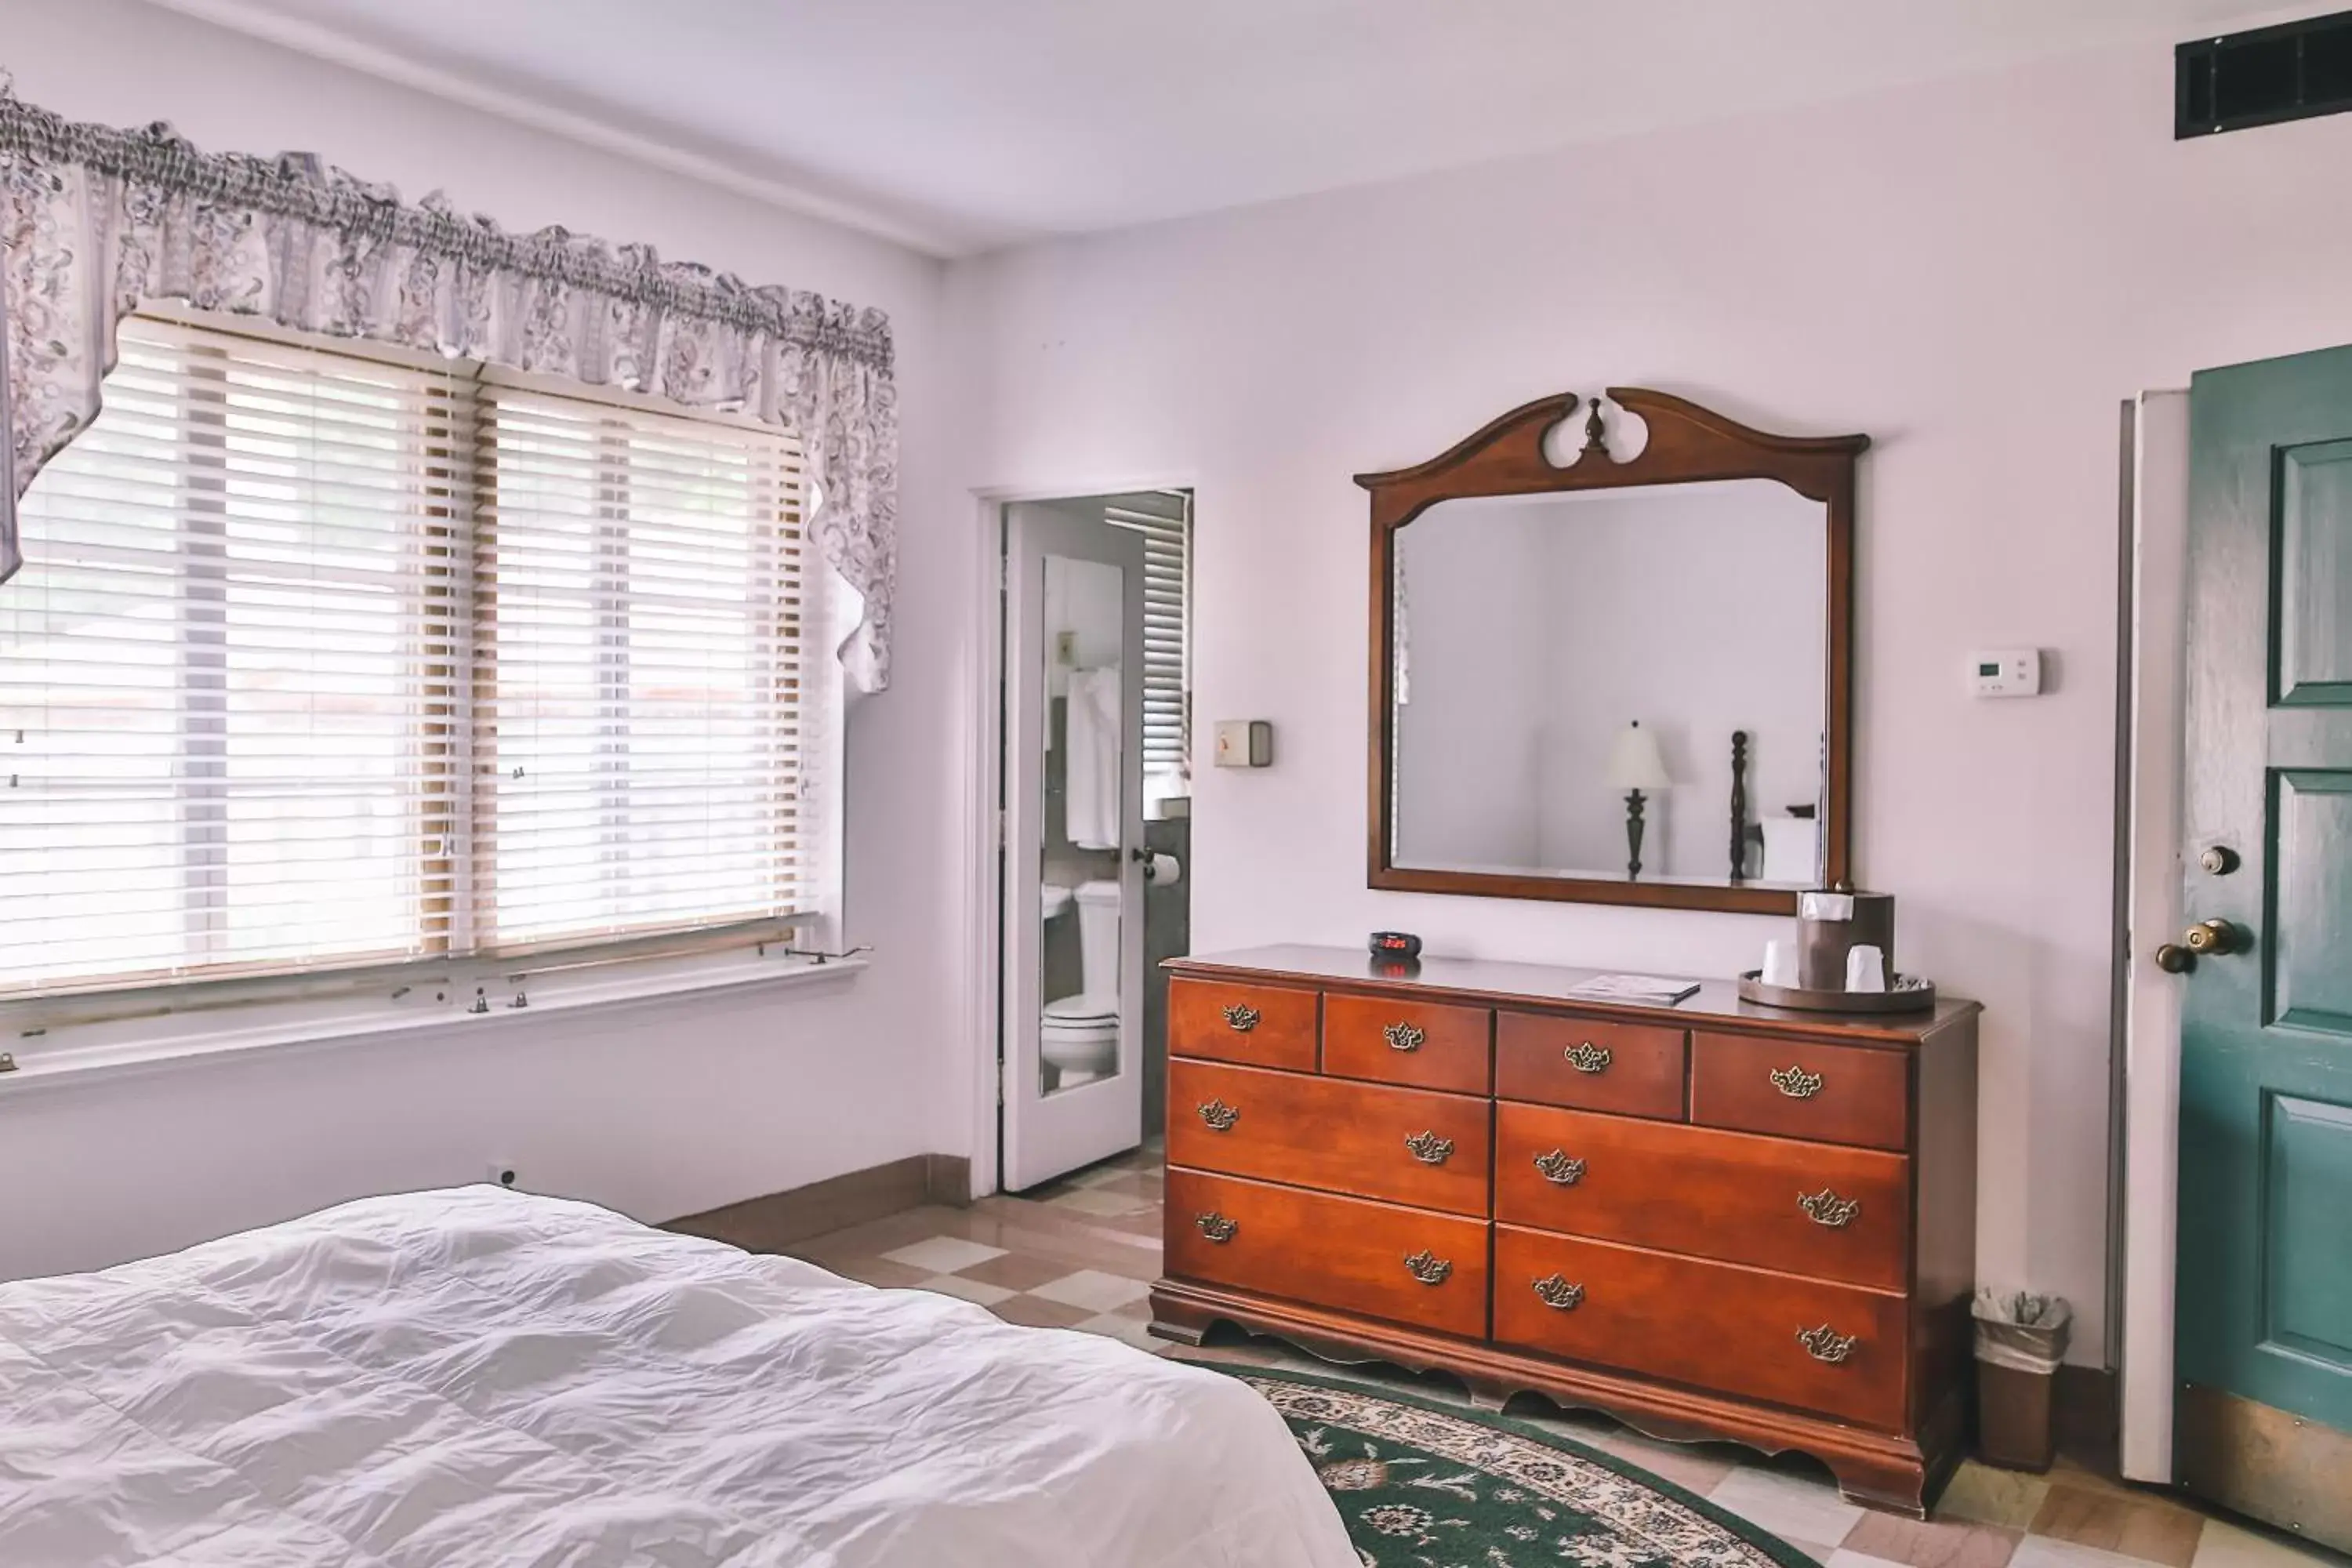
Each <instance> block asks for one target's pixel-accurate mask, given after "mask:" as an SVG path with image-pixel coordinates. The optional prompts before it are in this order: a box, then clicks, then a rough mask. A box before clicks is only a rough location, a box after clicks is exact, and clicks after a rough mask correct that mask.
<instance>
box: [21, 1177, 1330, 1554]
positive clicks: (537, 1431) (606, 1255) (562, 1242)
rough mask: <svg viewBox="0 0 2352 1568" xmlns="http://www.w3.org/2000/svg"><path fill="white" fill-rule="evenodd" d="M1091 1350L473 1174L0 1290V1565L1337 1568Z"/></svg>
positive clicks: (1207, 1431) (1271, 1482)
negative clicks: (478, 1183) (467, 1182)
mask: <svg viewBox="0 0 2352 1568" xmlns="http://www.w3.org/2000/svg"><path fill="white" fill-rule="evenodd" d="M1358 1562H1359V1559H1358V1558H1357V1556H1356V1553H1355V1552H1354V1550H1353V1549H1352V1548H1350V1547H1349V1544H1348V1542H1347V1537H1346V1534H1345V1531H1344V1530H1343V1529H1342V1527H1341V1525H1340V1522H1339V1515H1338V1513H1337V1511H1336V1510H1334V1509H1333V1508H1332V1506H1331V1503H1330V1500H1329V1499H1328V1497H1326V1496H1325V1495H1324V1493H1323V1491H1322V1489H1321V1488H1320V1486H1319V1485H1318V1482H1317V1480H1316V1479H1315V1475H1314V1473H1313V1471H1312V1470H1311V1469H1310V1468H1308V1466H1307V1463H1306V1461H1305V1459H1304V1458H1302V1457H1301V1456H1300V1454H1299V1452H1298V1450H1297V1447H1296V1446H1295V1445H1294V1444H1293V1443H1292V1441H1291V1438H1290V1436H1289V1434H1288V1433H1287V1432H1286V1430H1285V1428H1284V1426H1283V1424H1282V1422H1281V1419H1280V1418H1279V1417H1277V1416H1276V1415H1275V1413H1274V1411H1273V1410H1272V1409H1271V1408H1269V1407H1268V1406H1267V1405H1265V1402H1264V1401H1262V1400H1261V1399H1259V1398H1258V1396H1257V1395H1256V1394H1254V1393H1252V1392H1251V1391H1250V1390H1249V1389H1248V1388H1246V1387H1245V1386H1244V1385H1243V1384H1239V1383H1236V1382H1234V1381H1232V1380H1231V1379H1228V1378H1224V1377H1221V1376H1219V1375H1217V1374H1216V1373H1209V1372H1202V1371H1196V1370H1193V1369H1191V1368H1187V1367H1183V1366H1179V1365H1176V1364H1173V1363H1168V1362H1164V1361H1161V1360H1159V1359H1158V1358H1156V1357H1152V1356H1150V1355H1146V1354H1145V1353H1143V1352H1140V1351H1138V1350H1135V1349H1133V1348H1131V1347H1129V1346H1127V1345H1122V1344H1119V1343H1117V1342H1112V1341H1108V1340H1103V1339H1097V1338H1094V1337H1091V1336H1087V1335H1083V1334H1077V1333H1066V1332H1049V1331H1038V1330H1032V1329H1016V1328H1012V1327H1009V1326H1007V1325H1005V1324H1003V1323H1000V1322H998V1321H996V1320H995V1319H994V1318H992V1317H991V1316H990V1315H989V1314H988V1313H987V1312H985V1311H983V1310H981V1309H980V1308H978V1307H974V1306H971V1305H969V1304H967V1303H964V1302H961V1301H957V1300H950V1299H949V1298H947V1297H943V1296H934V1295H928V1294H924V1293H921V1292H919V1291H913V1290H877V1289H869V1288H868V1287H866V1286H863V1285H858V1284H854V1283H852V1282H850V1281H847V1280H844V1279H837V1278H835V1276H833V1275H831V1274H828V1273H826V1272H824V1270H823V1269H820V1268H814V1267H812V1266H810V1265H808V1264H804V1263H797V1262H793V1261H792V1260H790V1259H787V1258H759V1257H752V1256H750V1255H747V1254H745V1253H741V1252H738V1251H736V1250H735V1249H734V1248H732V1247H722V1246H719V1245H718V1244H716V1243H712V1242H704V1241H696V1240H691V1239H688V1238H687V1237H676V1236H670V1235H667V1234H665V1233H663V1232H659V1231H655V1230H649V1229H646V1227H644V1226H639V1225H636V1224H634V1223H632V1222H631V1221H629V1220H626V1219H624V1218H622V1217H621V1216H620V1215H614V1214H612V1213H609V1212H607V1211H605V1210H604V1209H599V1208H594V1207H592V1206H590V1205H585V1204H576V1203H564V1202H559V1201H556V1200H552V1199H547V1198H534V1197H527V1196H523V1195H520V1194H513V1193H508V1192H503V1191H500V1190H499V1189H496V1188H492V1187H468V1188H464V1189H460V1190H457V1191H452V1192H436V1193H422V1194H413V1195H410V1196H405V1197H394V1198H373V1199H369V1200H367V1201H365V1202H362V1203H355V1204H349V1205H344V1206H342V1207H341V1208H336V1209H330V1210H328V1211H327V1212H325V1213H323V1214H319V1215H311V1216H310V1217H309V1218H307V1219H301V1220H296V1221H294V1222H292V1223H290V1224H287V1225H281V1226H272V1227H270V1228H268V1229H265V1230H258V1231H254V1232H250V1233H248V1234H247V1235H243V1236H234V1237H228V1238H227V1239H226V1240H223V1241H216V1242H212V1243H209V1244H207V1245H205V1246H203V1247H194V1248H193V1249H191V1250H189V1251H186V1252H183V1253H180V1254H177V1255H175V1256H173V1257H170V1258H155V1259H152V1260H150V1261H147V1262H142V1263H134V1264H130V1265H127V1266H125V1267H123V1268H111V1269H108V1270H106V1271H105V1272H103V1273H100V1274H90V1275H77V1276H72V1277H68V1278H64V1279H37V1280H31V1281H27V1282H24V1283H19V1284H14V1285H0V1564H5V1565H6V1568H52V1565H55V1568H111V1565H115V1564H129V1563H172V1564H175V1565H186V1568H199V1565H201V1568H298V1565H299V1568H320V1565H327V1564H331V1565H334V1568H362V1565H365V1568H378V1565H381V1568H530V1565H544V1568H559V1565H560V1568H608V1565H618V1564H623V1563H627V1564H640V1563H642V1564H662V1565H665V1568H686V1565H699V1564H706V1563H710V1564H717V1563H723V1564H727V1565H728V1568H755V1565H756V1568H767V1565H771V1564H784V1563H790V1564H793V1565H795V1568H867V1565H879V1564H885V1563H887V1564H891V1565H893V1568H1064V1565H1066V1568H1126V1565H1133V1568H1159V1565H1163V1564H1164V1565H1167V1568H1175V1565H1177V1564H1185V1565H1192V1564H1200V1565H1202V1568H1212V1565H1216V1568H1223V1565H1230V1568H1356V1565H1357V1563H1358Z"/></svg>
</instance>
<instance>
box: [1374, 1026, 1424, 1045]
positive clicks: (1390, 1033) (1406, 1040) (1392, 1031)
mask: <svg viewBox="0 0 2352 1568" xmlns="http://www.w3.org/2000/svg"><path fill="white" fill-rule="evenodd" d="M1381 1034H1382V1035H1383V1036H1385V1037H1387V1039H1388V1042H1389V1049H1391V1050H1392V1051H1417V1050H1419V1049H1421V1043H1422V1042H1423V1040H1426V1039H1427V1038H1429V1037H1428V1036H1427V1035H1424V1034H1423V1033H1422V1032H1421V1026H1420V1025H1418V1024H1391V1025H1390V1026H1388V1027H1387V1028H1385V1029H1382V1030H1381Z"/></svg>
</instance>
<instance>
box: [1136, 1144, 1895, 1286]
mask: <svg viewBox="0 0 2352 1568" xmlns="http://www.w3.org/2000/svg"><path fill="white" fill-rule="evenodd" d="M1172 1147H1173V1144H1172V1143H1171V1149H1172ZM1495 1217H1496V1219H1498V1220H1502V1221H1506V1222H1507V1223H1509V1224H1511V1225H1518V1226H1535V1227H1537V1228H1538V1229H1541V1230H1550V1231H1565V1232H1568V1233H1570V1234H1572V1235H1576V1236H1584V1237H1596V1238H1598V1239H1600V1240H1602V1241H1622V1242H1628V1243H1631V1244H1633V1246H1636V1247H1655V1248H1657V1249H1659V1250H1661V1251H1664V1252H1681V1253H1688V1254H1690V1255H1692V1256H1695V1257H1698V1258H1719V1259H1722V1260H1724V1261H1726V1262H1730V1263H1752V1264H1755V1265H1757V1266H1758V1267H1759V1268H1777V1269H1779V1270H1780V1271H1781V1272H1783V1273H1787V1274H1808V1275H1811V1276H1812V1277H1813V1278H1815V1279H1837V1280H1843V1281H1845V1282H1847V1283H1849V1284H1854V1285H1870V1286H1875V1287H1877V1288H1878V1289H1885V1290H1901V1289H1906V1288H1907V1287H1908V1286H1909V1284H1910V1282H1911V1269H1910V1263H1911V1253H1910V1246H1911V1223H1910V1222H1911V1181H1910V1162H1909V1161H1908V1160H1906V1158H1904V1156H1902V1155H1900V1154H1884V1153H1880V1152H1878V1151H1876V1150H1874V1149H1849V1148H1844V1147H1843V1146H1840V1145H1838V1144H1833V1143H1798V1142H1790V1140H1788V1139H1785V1138H1761V1137H1758V1136H1756V1135H1755V1134H1753V1133H1748V1132H1722V1131H1717V1130H1716V1129H1714V1128H1711V1127H1685V1126H1677V1125H1674V1124H1671V1123H1667V1122H1660V1121H1634V1120H1632V1119H1631V1118H1628V1117H1622V1116H1595V1115H1592V1114H1591V1113H1590V1112H1587V1111H1581V1110H1554V1109H1552V1108H1551V1107H1549V1106H1538V1105H1508V1104H1506V1105H1501V1106H1497V1107H1496V1115H1495Z"/></svg>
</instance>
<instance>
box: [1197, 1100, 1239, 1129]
mask: <svg viewBox="0 0 2352 1568" xmlns="http://www.w3.org/2000/svg"><path fill="white" fill-rule="evenodd" d="M1193 1109H1195V1110H1198V1111H1200V1113H1201V1120H1202V1121H1205V1122H1207V1123H1208V1124H1209V1131H1212V1132H1224V1131H1230V1130H1231V1129H1232V1127H1233V1125H1234V1122H1236V1121H1240V1120H1241V1119H1242V1113H1241V1111H1240V1110H1239V1109H1238V1108H1237V1107H1234V1106H1231V1105H1227V1104H1226V1103H1225V1102H1224V1101H1223V1100H1211V1101H1209V1103H1208V1104H1206V1105H1202V1106H1196V1107H1194V1108H1193Z"/></svg>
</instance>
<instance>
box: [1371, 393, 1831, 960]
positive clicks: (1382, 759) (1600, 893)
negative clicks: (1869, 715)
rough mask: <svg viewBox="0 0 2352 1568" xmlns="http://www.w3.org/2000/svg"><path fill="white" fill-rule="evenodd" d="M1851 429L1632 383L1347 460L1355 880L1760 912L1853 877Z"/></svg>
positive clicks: (1787, 909)
mask: <svg viewBox="0 0 2352 1568" xmlns="http://www.w3.org/2000/svg"><path fill="white" fill-rule="evenodd" d="M1579 416H1581V418H1580V427H1581V434H1582V437H1583V440H1582V446H1581V447H1580V448H1579V447H1576V446H1575V445H1574V443H1573V442H1571V441H1570V440H1568V439H1567V438H1566V437H1568V435H1569V434H1570V432H1571V431H1575V430H1577V429H1578V428H1579V426H1578V425H1575V424H1570V425H1569V430H1567V431H1560V432H1559V435H1558V436H1555V435H1554V432H1555V430H1556V429H1557V428H1558V427H1559V426H1562V425H1563V424H1566V423H1568V422H1570V421H1572V420H1578V419H1579ZM1629 416H1630V417H1629ZM1868 445H1869V439H1868V437H1863V436H1839V437H1782V436H1770V435H1766V434H1764V433H1762V432H1759V431H1756V430H1752V429H1749V428H1748V427H1747V426H1743V425H1739V424H1738V423H1736V422H1734V421H1732V420H1730V419H1727V418H1725V417H1724V416H1721V415H1718V414H1715V413H1712V412H1710V411H1709V410H1707V409H1705V408H1702V407H1699V406H1698V405H1696V404H1692V403H1688V402H1685V401H1684V400H1683V399H1680V398H1677V397H1673V396H1669V395H1666V394H1664V393H1656V392H1644V391H1641V390H1638V389H1634V388H1621V389H1612V390H1611V391H1610V392H1608V393H1607V394H1605V395H1604V396H1603V397H1601V398H1600V399H1591V400H1588V399H1584V398H1580V397H1579V396H1577V395H1575V394H1573V393H1564V394H1561V395H1559V396H1557V397H1550V398H1544V399H1540V400H1538V401H1537V402H1535V403H1531V404H1528V405H1526V406H1524V407H1521V408H1518V409H1515V410H1514V411H1512V412H1511V413H1509V414H1507V415H1505V416H1503V417H1502V418H1501V419H1498V420H1496V422H1495V423H1494V424H1492V425H1489V426H1486V428H1485V429H1484V430H1481V431H1479V432H1478V433H1477V434H1476V435H1475V436H1472V437H1470V438H1469V439H1468V440H1466V441H1464V442H1463V443H1462V444H1461V445H1459V446H1457V447H1454V449H1453V450H1451V451H1449V452H1447V453H1445V454H1444V456H1442V457H1439V458H1434V459H1433V460H1432V461H1430V462H1428V463H1424V464H1423V465H1421V466H1420V467H1418V468H1406V469H1401V470H1397V471H1395V472H1391V473H1382V474H1367V475H1360V476H1359V477H1358V479H1357V482H1358V483H1359V484H1361V485H1362V486H1364V487H1365V489H1368V490H1370V492H1371V511H1372V581H1373V594H1372V636H1371V645H1372V661H1371V663H1372V670H1371V684H1372V692H1371V697H1372V713H1373V732H1372V735H1371V745H1370V754H1371V792H1370V836H1369V837H1370V878H1369V879H1370V885H1372V886H1373V887H1377V888H1394V889H1411V890H1415V891H1423V892H1454V893H1471V894H1482V895H1486V896H1489V897H1504V898H1531V899H1555V900H1580V901H1591V902H1603V903H1639V904H1653V905H1660V906H1664V907H1669V908H1682V909H1713V910H1737V911H1744V912H1750V913H1759V914H1771V913H1793V912H1794V911H1795V908H1796V894H1797V892H1798V891H1799V890H1800V889H1802V888H1804V887H1808V886H1813V885H1818V884H1820V883H1822V882H1825V881H1826V882H1831V883H1834V882H1837V881H1841V880H1843V879H1847V878H1848V877H1849V876H1850V875H1851V869H1852V868H1851V867H1850V866H1849V865H1848V863H1847V842H1848V832H1849V826H1848V825H1849V822H1850V816H1851V805H1852V803H1851V798H1850V796H1851V773H1852V747H1853V737H1852V708H1851V701H1850V696H1849V693H1850V688H1851V684H1852V668H1851V666H1852V643H1853V631H1852V618H1853V608H1852V605H1853V495H1854V474H1855V460H1856V458H1858V456H1859V455H1860V453H1861V452H1862V451H1863V450H1864V448H1865V447H1867V446H1868ZM1559 451H1565V452H1568V453H1570V454H1572V456H1571V458H1570V460H1569V461H1567V462H1565V463H1561V462H1556V461H1555V460H1554V458H1553V456H1552V453H1554V452H1559ZM1750 803H1754V805H1753V806H1751V804H1750ZM1727 815H1728V816H1729V820H1730V835H1729V843H1728V857H1727V854H1726V850H1727V844H1726V838H1725V828H1724V825H1725V819H1726V816H1727Z"/></svg>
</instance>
